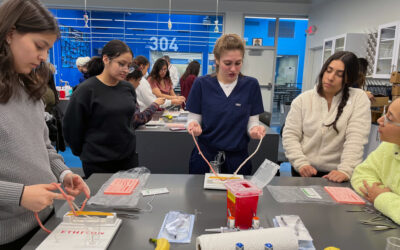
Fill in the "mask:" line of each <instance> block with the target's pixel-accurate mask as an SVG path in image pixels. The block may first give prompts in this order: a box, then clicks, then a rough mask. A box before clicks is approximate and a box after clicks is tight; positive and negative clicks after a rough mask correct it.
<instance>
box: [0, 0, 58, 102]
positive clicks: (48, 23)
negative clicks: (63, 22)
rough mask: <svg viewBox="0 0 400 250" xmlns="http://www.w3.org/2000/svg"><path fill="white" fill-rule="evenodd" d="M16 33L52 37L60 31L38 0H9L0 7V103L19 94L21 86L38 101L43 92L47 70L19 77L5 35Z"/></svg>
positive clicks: (42, 67)
mask: <svg viewBox="0 0 400 250" xmlns="http://www.w3.org/2000/svg"><path fill="white" fill-rule="evenodd" d="M12 30H15V31H16V32H18V33H20V34H27V33H42V32H46V33H53V34H56V35H57V36H58V37H59V36H60V31H59V28H58V25H57V21H56V20H55V18H54V17H53V15H52V14H51V13H50V12H49V11H48V10H47V9H46V8H45V7H44V6H43V5H42V4H41V3H40V2H39V1H38V0H8V1H6V2H4V3H3V4H2V5H1V6H0V103H7V102H8V100H9V99H10V98H11V97H12V96H13V95H15V94H17V93H18V89H19V88H21V86H22V85H21V84H20V83H19V82H20V81H22V82H23V85H24V89H25V91H26V92H27V93H28V95H29V96H30V97H31V98H32V99H34V100H39V99H40V98H41V97H42V96H43V94H44V93H45V92H46V88H47V82H48V80H49V69H48V67H47V66H46V65H45V64H43V63H42V64H43V65H41V66H40V67H39V68H38V69H37V70H33V71H32V72H31V73H29V74H18V73H17V72H16V71H15V69H14V58H13V55H12V52H11V49H10V46H9V45H8V43H7V35H8V34H9V33H10V32H11V31H12Z"/></svg>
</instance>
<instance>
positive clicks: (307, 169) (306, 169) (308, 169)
mask: <svg viewBox="0 0 400 250" xmlns="http://www.w3.org/2000/svg"><path fill="white" fill-rule="evenodd" d="M317 172H318V171H317V170H316V169H315V168H314V167H312V166H311V165H305V166H302V167H300V169H299V174H300V175H301V176H302V177H311V176H314V175H316V174H317Z"/></svg>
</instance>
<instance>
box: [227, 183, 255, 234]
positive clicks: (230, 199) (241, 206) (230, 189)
mask: <svg viewBox="0 0 400 250" xmlns="http://www.w3.org/2000/svg"><path fill="white" fill-rule="evenodd" d="M225 186H226V188H227V212H226V215H227V217H228V216H229V215H231V216H233V217H235V227H238V228H240V229H248V228H250V227H251V223H252V219H253V216H256V215H257V205H258V197H259V196H260V195H261V194H262V190H261V189H259V188H258V187H256V186H255V185H254V184H253V183H251V182H250V181H248V180H230V181H227V182H226V183H225Z"/></svg>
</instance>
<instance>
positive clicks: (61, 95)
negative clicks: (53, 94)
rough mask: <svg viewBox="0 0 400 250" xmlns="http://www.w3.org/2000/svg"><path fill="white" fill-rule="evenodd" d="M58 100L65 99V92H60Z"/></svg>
mask: <svg viewBox="0 0 400 250" xmlns="http://www.w3.org/2000/svg"><path fill="white" fill-rule="evenodd" d="M60 98H65V90H63V89H62V90H60Z"/></svg>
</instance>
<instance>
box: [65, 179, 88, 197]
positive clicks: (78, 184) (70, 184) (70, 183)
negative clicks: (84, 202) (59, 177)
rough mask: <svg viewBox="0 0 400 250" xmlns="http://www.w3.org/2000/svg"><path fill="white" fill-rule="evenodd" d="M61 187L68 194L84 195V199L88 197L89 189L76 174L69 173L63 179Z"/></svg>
mask: <svg viewBox="0 0 400 250" xmlns="http://www.w3.org/2000/svg"><path fill="white" fill-rule="evenodd" d="M63 186H64V188H65V191H67V193H68V194H70V195H73V196H77V195H79V194H80V193H82V192H83V193H84V194H85V196H86V198H89V197H90V189H89V187H88V185H87V184H86V183H85V182H84V181H83V179H82V177H80V176H79V175H77V174H73V173H69V174H67V175H66V176H65V177H64V182H63Z"/></svg>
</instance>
